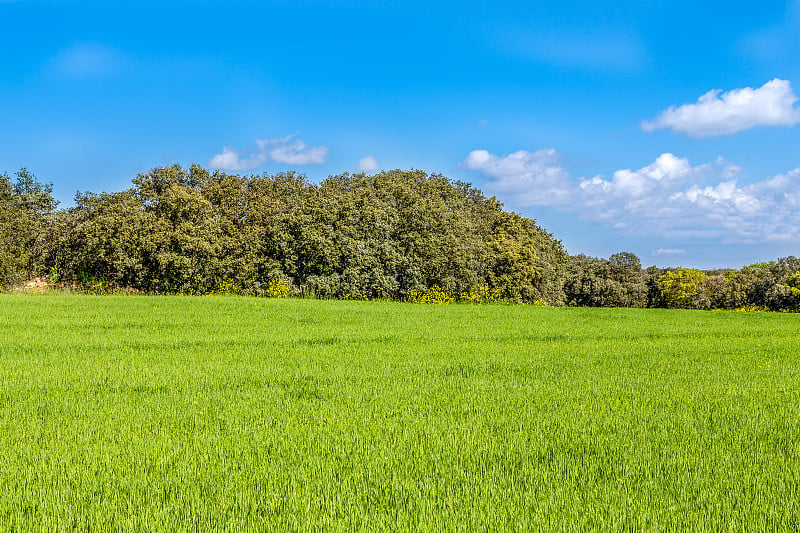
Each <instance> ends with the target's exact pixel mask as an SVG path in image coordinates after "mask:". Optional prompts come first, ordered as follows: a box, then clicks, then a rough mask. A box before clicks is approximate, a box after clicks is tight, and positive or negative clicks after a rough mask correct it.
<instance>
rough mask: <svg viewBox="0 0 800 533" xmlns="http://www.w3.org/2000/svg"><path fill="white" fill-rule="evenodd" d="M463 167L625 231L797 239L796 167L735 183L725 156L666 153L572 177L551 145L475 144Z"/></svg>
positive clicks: (734, 169)
mask: <svg viewBox="0 0 800 533" xmlns="http://www.w3.org/2000/svg"><path fill="white" fill-rule="evenodd" d="M462 167H463V168H468V169H475V170H478V171H480V172H481V173H483V174H484V175H485V176H487V177H488V181H487V182H486V183H484V184H483V189H484V190H486V191H487V192H488V193H489V194H495V195H497V196H498V197H499V198H500V199H501V200H503V201H504V202H506V203H507V204H509V206H510V207H512V208H515V209H520V208H526V207H535V206H547V207H553V208H556V209H558V210H562V211H572V212H576V213H578V216H579V217H580V218H582V219H583V220H587V221H591V222H596V223H599V224H603V225H605V226H609V227H613V228H616V229H617V230H618V231H619V232H621V233H624V234H626V235H638V236H645V235H659V236H664V237H672V238H700V239H715V240H719V241H722V242H731V243H733V242H738V243H755V242H763V241H787V240H788V241H793V242H800V229H799V228H800V168H798V169H795V170H792V171H790V172H787V173H785V174H779V175H777V176H773V177H770V178H768V179H764V180H762V181H759V182H756V183H750V184H743V185H740V184H739V183H738V178H739V176H740V174H741V169H740V168H739V167H738V166H736V165H734V164H732V163H730V162H728V161H726V160H725V159H723V158H718V159H717V160H716V161H713V162H711V163H705V164H701V165H696V166H693V165H692V164H690V162H689V161H688V160H687V159H684V158H680V157H677V156H675V155H674V154H671V153H664V154H661V155H660V156H658V157H657V158H656V159H655V161H653V162H652V163H650V164H648V165H646V166H644V167H642V168H639V169H620V170H617V171H616V172H614V173H613V174H612V176H611V177H610V178H606V177H604V176H600V175H598V176H593V177H579V178H573V177H571V176H570V174H569V173H568V171H567V170H566V169H565V168H564V167H563V165H562V164H561V159H560V157H559V155H558V153H557V152H555V150H551V149H544V150H539V151H537V152H525V151H520V152H514V153H512V154H509V155H506V156H502V157H501V156H497V155H495V154H492V153H490V152H488V151H486V150H475V151H473V152H470V154H469V155H468V156H467V158H466V159H465V160H464V162H463V163H462ZM673 251H674V250H673ZM668 252H669V250H662V254H664V255H666V254H667V253H668Z"/></svg>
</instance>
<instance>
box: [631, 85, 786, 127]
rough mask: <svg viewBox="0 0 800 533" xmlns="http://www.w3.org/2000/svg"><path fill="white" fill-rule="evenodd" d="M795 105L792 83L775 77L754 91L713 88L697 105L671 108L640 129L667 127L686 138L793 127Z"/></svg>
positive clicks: (751, 89) (746, 88) (643, 123)
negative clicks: (726, 90) (759, 127)
mask: <svg viewBox="0 0 800 533" xmlns="http://www.w3.org/2000/svg"><path fill="white" fill-rule="evenodd" d="M795 102H797V96H796V95H795V94H794V92H793V90H792V84H791V83H790V82H789V81H787V80H781V79H777V78H776V79H774V80H772V81H768V82H767V83H765V84H764V85H762V86H761V87H759V88H758V89H753V88H751V87H744V88H742V89H733V90H731V91H728V92H721V91H720V90H718V89H714V90H712V91H709V92H707V93H706V94H704V95H703V96H701V97H700V98H699V99H698V100H697V103H694V104H684V105H681V106H677V107H675V106H672V107H670V108H668V109H666V110H664V111H662V112H661V113H659V114H658V116H656V118H655V119H653V120H652V121H648V120H645V121H643V122H642V124H641V126H642V129H643V130H645V131H655V130H661V129H667V128H669V129H671V130H672V131H673V132H675V133H684V134H686V135H689V136H690V137H708V136H712V135H727V134H730V133H736V132H738V131H743V130H748V129H750V128H754V127H756V126H794V125H795V124H797V123H798V122H800V108H797V107H795V106H794V104H795Z"/></svg>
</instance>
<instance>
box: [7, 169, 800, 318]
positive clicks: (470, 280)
mask: <svg viewBox="0 0 800 533" xmlns="http://www.w3.org/2000/svg"><path fill="white" fill-rule="evenodd" d="M38 276H47V277H49V279H50V280H51V281H52V282H60V283H62V284H64V283H66V284H69V285H70V286H72V287H78V288H83V289H84V290H102V291H106V290H115V289H128V290H137V291H141V292H157V293H184V294H206V293H211V292H235V293H240V294H249V295H255V296H260V295H266V294H268V293H269V287H270V286H271V285H270V284H272V286H275V283H278V282H280V283H281V284H282V285H281V286H282V287H287V286H288V287H291V292H292V293H293V294H295V295H303V296H310V297H317V298H346V299H376V298H385V299H398V300H402V299H408V298H409V297H410V296H412V295H420V294H425V293H426V292H427V291H431V290H435V291H438V292H437V294H442V295H449V296H450V297H452V298H454V299H458V298H459V295H464V294H471V295H472V296H473V299H474V297H475V295H476V294H490V293H491V294H492V295H493V297H497V298H501V299H503V300H507V301H514V302H542V303H546V304H549V305H575V306H598V307H677V308H695V309H712V308H741V307H748V306H750V307H758V308H767V309H773V310H779V309H780V310H796V309H798V307H800V260H798V259H796V258H794V257H788V258H783V259H780V260H778V261H775V262H771V263H763V264H758V265H751V266H748V267H745V268H742V269H741V270H724V271H710V272H701V271H699V270H694V269H685V268H676V269H668V270H667V269H658V268H655V267H650V268H647V269H643V268H642V266H641V263H640V261H639V259H638V258H637V257H636V256H635V255H634V254H632V253H628V252H622V253H618V254H614V255H612V256H611V257H609V258H608V259H597V258H592V257H587V256H584V255H577V256H569V255H568V254H567V253H566V252H565V251H564V249H563V247H562V245H561V243H560V242H559V241H558V240H556V239H555V238H554V237H553V236H552V235H551V234H550V233H548V232H547V231H546V230H544V229H543V228H541V227H540V226H538V225H537V224H536V222H535V221H534V220H531V219H529V218H525V217H522V216H520V215H519V214H517V213H512V212H508V211H505V210H504V209H503V206H502V204H501V203H500V202H498V201H497V200H496V199H495V198H486V197H485V196H484V195H483V193H481V191H479V190H477V189H475V188H474V187H472V186H471V185H469V184H466V183H462V182H459V181H452V180H449V179H447V178H445V177H443V176H441V175H438V174H426V173H424V172H421V171H415V170H412V171H400V170H394V171H388V172H381V173H379V174H375V175H373V176H366V175H364V174H355V175H350V174H342V175H338V176H332V177H329V178H328V179H326V180H324V181H323V182H322V183H320V184H314V183H311V182H309V181H307V180H306V179H305V178H304V177H303V176H301V175H298V174H295V173H293V172H289V173H281V174H275V175H267V174H262V175H252V176H241V175H237V174H227V173H224V172H219V171H215V172H210V171H209V170H207V169H205V168H203V167H200V166H197V165H195V166H192V167H191V168H188V169H186V168H182V167H181V166H178V165H175V166H168V167H158V168H154V169H152V170H151V171H150V172H147V173H144V174H140V175H139V176H137V177H136V178H135V179H133V181H132V186H131V188H129V189H127V190H125V191H121V192H113V193H101V194H95V193H78V194H77V195H76V199H75V206H74V207H71V208H68V209H57V205H56V202H55V201H54V199H53V197H52V186H51V185H48V184H42V183H40V182H39V181H37V180H36V178H35V177H34V176H33V175H32V174H30V173H29V172H28V171H27V170H25V169H21V170H20V171H19V172H17V173H16V175H15V176H14V178H12V177H9V176H8V175H6V174H3V175H0V288H4V289H8V288H11V287H14V286H18V285H19V284H21V283H22V282H23V281H24V280H28V279H32V278H35V277H38ZM287 284H288V285H287Z"/></svg>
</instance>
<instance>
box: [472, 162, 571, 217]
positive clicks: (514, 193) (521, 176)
mask: <svg viewBox="0 0 800 533" xmlns="http://www.w3.org/2000/svg"><path fill="white" fill-rule="evenodd" d="M461 167H462V168H467V169H470V170H479V171H481V172H482V173H484V174H485V175H487V176H489V177H490V178H492V181H491V183H490V184H491V189H492V190H493V191H494V194H496V195H497V196H503V197H507V198H513V199H514V203H515V204H516V205H520V206H526V207H527V206H536V205H561V204H563V203H566V202H569V200H570V198H569V197H570V194H571V191H570V186H571V184H570V179H569V174H568V173H567V171H566V170H564V168H563V167H562V166H561V156H559V155H558V154H557V153H556V151H555V150H553V149H542V150H538V151H536V152H526V151H525V150H520V151H518V152H514V153H513V154H509V155H507V156H505V157H498V156H496V155H494V154H491V153H489V152H488V151H486V150H473V151H472V152H470V153H469V155H468V156H467V158H466V159H465V160H464V162H462V163H461Z"/></svg>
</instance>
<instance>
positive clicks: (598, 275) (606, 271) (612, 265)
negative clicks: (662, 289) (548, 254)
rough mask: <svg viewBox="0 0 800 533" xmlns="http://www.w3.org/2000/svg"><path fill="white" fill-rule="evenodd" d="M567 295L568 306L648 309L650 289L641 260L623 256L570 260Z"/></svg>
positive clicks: (565, 285) (566, 286) (583, 256)
mask: <svg viewBox="0 0 800 533" xmlns="http://www.w3.org/2000/svg"><path fill="white" fill-rule="evenodd" d="M564 293H565V297H566V302H567V304H568V305H576V306H585V307H645V306H647V303H648V302H647V294H648V287H647V283H646V277H645V273H644V271H643V270H642V265H641V263H640V261H639V258H638V257H636V255H634V254H632V253H630V252H620V253H617V254H614V255H612V256H611V257H610V258H608V259H596V258H594V257H587V256H585V255H577V256H572V257H570V263H569V271H568V276H567V280H566V283H565V284H564Z"/></svg>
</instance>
